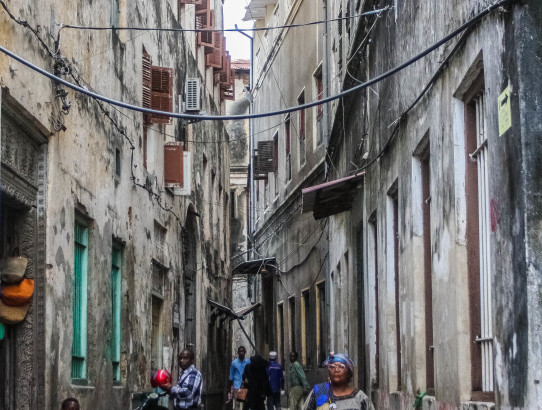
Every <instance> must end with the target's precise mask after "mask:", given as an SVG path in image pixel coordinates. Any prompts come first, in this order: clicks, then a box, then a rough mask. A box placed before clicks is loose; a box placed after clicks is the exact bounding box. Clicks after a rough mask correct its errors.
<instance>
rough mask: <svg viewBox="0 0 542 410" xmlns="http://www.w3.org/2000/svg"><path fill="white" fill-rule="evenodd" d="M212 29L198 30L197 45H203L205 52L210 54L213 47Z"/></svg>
mask: <svg viewBox="0 0 542 410" xmlns="http://www.w3.org/2000/svg"><path fill="white" fill-rule="evenodd" d="M213 34H214V32H213V31H200V32H198V46H202V47H205V54H210V53H212V52H213V51H214V49H215V43H214V36H213Z"/></svg>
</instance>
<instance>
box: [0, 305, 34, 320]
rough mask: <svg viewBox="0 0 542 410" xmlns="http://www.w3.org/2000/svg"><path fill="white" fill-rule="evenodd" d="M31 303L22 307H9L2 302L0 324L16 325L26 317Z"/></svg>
mask: <svg viewBox="0 0 542 410" xmlns="http://www.w3.org/2000/svg"><path fill="white" fill-rule="evenodd" d="M29 307H30V302H28V303H27V304H25V305H22V306H8V305H6V304H5V303H4V302H2V301H1V300H0V323H3V324H5V325H16V324H17V323H21V322H22V321H23V320H24V318H25V317H26V313H27V312H28V308H29Z"/></svg>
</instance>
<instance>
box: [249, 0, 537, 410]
mask: <svg viewBox="0 0 542 410" xmlns="http://www.w3.org/2000/svg"><path fill="white" fill-rule="evenodd" d="M306 3H307V2H293V3H292V4H290V3H289V2H280V1H279V2H278V6H275V7H273V8H272V10H271V8H270V9H269V12H268V13H267V16H266V18H265V19H264V20H259V21H257V22H256V26H257V27H266V26H272V25H277V24H288V23H290V22H292V23H295V22H297V21H303V22H306V21H314V20H315V18H316V17H321V16H322V13H323V11H318V12H317V11H316V10H317V8H315V7H314V5H311V7H312V8H311V9H310V10H309V9H308V8H307V4H306ZM325 5H326V6H327V13H328V14H327V18H328V19H337V18H341V17H346V16H352V15H354V14H358V13H361V12H364V11H370V10H373V9H375V8H380V7H385V5H381V4H380V3H378V2H372V1H360V2H350V1H342V0H336V1H328V2H326V3H325ZM392 5H393V8H391V9H388V10H387V11H385V12H383V13H381V14H380V15H379V16H376V15H372V16H371V17H366V18H356V19H352V20H351V21H350V23H349V25H347V23H346V21H344V20H342V21H341V22H340V23H339V22H337V21H335V22H331V23H330V24H328V30H329V38H328V40H327V44H328V48H327V51H328V56H329V59H328V70H327V71H328V77H327V79H325V80H324V81H325V84H324V87H326V85H327V86H328V87H329V93H330V94H332V95H333V94H336V93H337V92H339V91H341V90H342V89H347V88H350V87H353V86H356V85H358V84H360V83H362V82H364V81H367V80H370V79H372V78H375V77H376V76H377V75H380V74H382V73H384V72H386V71H387V70H390V69H392V68H394V67H396V66H398V65H399V64H401V63H404V62H406V61H408V60H409V59H410V58H412V57H413V56H415V55H416V54H418V53H419V52H421V51H423V50H424V49H425V48H427V47H429V46H430V45H432V44H433V43H435V42H436V41H438V40H440V39H441V38H443V37H444V36H446V35H447V34H449V33H450V32H452V31H453V30H455V29H456V28H457V27H459V26H461V25H462V24H463V23H464V22H466V21H467V20H468V19H470V18H472V17H473V16H474V15H476V14H478V13H480V12H481V11H483V10H485V9H486V8H487V6H488V3H487V2H483V1H477V2H455V3H454V4H451V3H450V2H443V1H440V2H432V3H430V4H429V3H427V2H417V1H415V2H399V1H395V2H393V4H392ZM290 6H291V8H290ZM291 10H295V12H294V11H291ZM540 12H541V11H540V6H538V5H535V4H534V2H514V4H513V5H508V6H506V7H505V8H504V9H500V10H497V11H492V12H491V13H489V15H487V16H485V17H483V18H482V19H481V20H480V21H479V22H478V23H476V24H475V25H474V26H473V27H472V29H471V30H470V31H469V32H468V33H467V34H466V35H465V37H464V38H462V41H461V42H459V41H458V37H456V38H455V39H453V40H451V41H450V42H448V43H447V44H446V45H444V46H442V47H440V48H439V49H438V50H436V51H434V52H433V53H431V54H428V55H427V56H425V57H424V58H423V59H422V60H420V61H419V62H416V63H414V64H412V65H410V66H408V67H406V68H405V69H403V70H402V71H400V72H398V73H396V74H394V75H393V76H391V77H389V78H387V79H384V80H382V81H379V82H378V83H376V84H373V85H371V86H370V87H368V88H366V89H365V90H363V91H358V92H356V93H352V94H351V96H349V97H346V98H343V99H340V100H337V101H335V102H333V103H330V104H329V105H328V107H329V118H328V119H329V124H330V130H329V131H330V135H329V147H328V149H327V154H328V156H329V157H328V159H329V163H328V164H326V165H327V172H328V175H327V176H326V178H325V179H327V180H335V179H339V178H342V177H345V176H348V175H351V174H353V173H355V172H359V171H360V170H364V171H365V173H366V174H365V179H364V183H363V188H362V189H360V190H359V191H357V192H355V193H353V195H354V201H353V205H352V209H351V210H350V211H348V212H344V213H342V214H338V215H335V216H331V217H330V218H328V220H327V221H326V222H323V221H321V222H315V221H313V220H312V219H311V218H310V217H309V215H300V214H299V205H300V202H299V196H298V195H299V188H300V187H305V186H311V185H315V184H317V183H319V182H322V181H324V180H325V179H324V166H323V165H322V166H321V167H319V166H318V165H316V164H322V162H321V161H322V160H323V158H324V152H322V150H319V149H318V148H317V149H316V150H312V152H311V150H310V149H309V150H307V152H308V155H307V163H308V164H311V165H312V166H307V165H304V166H301V167H299V163H300V161H299V157H300V155H299V149H298V148H299V147H298V146H296V144H294V143H292V155H293V158H294V159H295V160H294V161H293V164H295V166H298V167H299V168H298V171H297V172H294V173H293V176H292V181H290V182H288V181H285V180H284V179H283V175H285V174H284V171H283V170H284V164H285V161H286V158H285V156H284V154H283V153H284V145H281V144H282V141H283V139H282V135H283V133H284V127H283V126H281V125H280V124H279V122H281V121H282V120H281V119H275V118H273V117H271V118H267V119H263V120H259V121H257V122H256V130H255V131H256V133H258V132H259V131H261V134H263V135H259V134H256V135H258V138H261V139H262V140H270V139H272V138H273V135H275V132H276V131H278V132H279V134H278V135H279V159H278V164H279V167H278V168H279V169H278V181H277V178H275V175H274V174H269V179H268V181H269V182H268V184H269V185H268V188H267V191H266V190H265V188H264V183H263V182H260V183H259V184H260V186H259V192H260V197H258V198H257V199H255V201H254V202H253V204H252V206H254V207H255V208H256V210H257V212H258V218H259V219H258V221H257V225H256V229H255V236H256V244H257V248H256V249H257V251H258V252H259V257H276V259H277V264H278V269H276V270H275V271H274V272H273V274H274V275H275V276H274V278H273V286H272V287H270V286H266V281H267V284H268V282H269V278H267V279H266V278H261V279H259V281H260V283H261V284H262V287H261V289H262V296H261V298H262V300H263V301H265V299H266V296H265V293H266V292H270V291H271V289H272V290H273V292H274V294H273V298H272V299H273V300H274V302H275V304H277V303H282V304H283V311H284V317H285V318H286V319H285V329H286V330H285V334H286V335H287V337H286V340H288V341H291V340H292V330H291V323H292V322H293V323H294V326H293V333H294V334H295V336H296V346H295V347H296V348H297V349H298V350H301V349H300V348H299V341H300V337H301V335H302V334H303V333H304V332H305V330H304V328H303V325H302V321H303V320H302V319H303V318H302V317H301V311H302V306H303V304H304V303H305V302H304V300H305V299H304V298H303V291H304V290H307V289H308V290H309V301H310V303H313V301H314V299H313V296H312V295H313V293H312V289H313V286H314V284H315V283H317V282H318V281H319V280H320V279H325V280H326V296H327V303H328V304H327V308H328V310H327V312H326V314H327V317H328V326H329V329H328V334H327V340H328V346H327V348H328V350H334V351H343V352H346V353H348V354H349V355H350V356H351V357H353V358H354V360H355V362H357V364H358V366H359V367H360V369H361V370H360V371H359V372H358V373H357V375H356V379H355V383H357V384H358V385H359V386H360V387H362V388H363V389H365V390H366V391H367V393H368V394H370V396H371V397H372V399H373V401H374V403H375V404H376V406H377V408H403V409H406V408H409V407H411V406H412V403H414V400H415V398H416V395H419V394H421V393H423V392H427V393H429V397H427V398H426V399H424V401H423V408H436V407H438V408H458V407H461V408H479V409H482V408H491V407H492V406H497V407H499V408H534V407H536V406H537V405H538V403H539V402H540V389H539V387H538V386H539V380H540V378H539V373H538V370H536V369H538V367H540V366H538V367H537V366H535V365H531V363H538V362H539V361H540V358H541V354H540V346H539V343H538V337H537V335H538V334H539V333H540V329H539V328H540V323H539V322H540V321H539V319H538V318H539V317H540V308H541V306H540V297H539V294H540V281H539V280H538V279H537V278H538V277H539V276H540V275H539V272H538V271H539V269H538V268H537V266H538V262H537V260H538V255H539V254H540V252H538V251H537V250H538V249H539V247H540V246H539V245H540V235H539V231H540V229H539V212H538V211H537V209H538V208H539V204H538V197H539V195H538V192H539V191H540V190H539V189H538V188H539V186H538V185H539V183H538V182H537V181H538V180H539V179H540V178H538V168H539V167H538V166H536V165H535V164H536V163H537V161H538V162H539V157H540V150H539V149H538V148H537V147H536V144H534V143H533V141H534V140H535V139H536V138H537V137H538V136H539V134H540V124H539V121H537V120H533V119H534V118H537V117H539V116H540V104H539V100H540V96H539V94H540V90H539V87H533V86H532V84H536V79H537V78H538V77H539V76H540V64H539V62H540V52H539V49H540V45H539V42H540V41H539V39H540V24H537V23H536V22H537V21H539V19H540ZM281 13H282V14H281ZM294 14H295V17H294ZM316 14H317V15H316ZM520 21H521V24H520V23H519V22H520ZM316 34H317V33H316V29H315V28H314V27H310V28H299V29H295V30H294V29H290V30H288V31H286V32H280V33H279V34H272V31H271V30H270V31H269V34H267V36H266V37H262V36H260V37H256V39H257V40H256V41H255V50H256V54H257V55H256V58H255V60H256V63H255V64H256V71H255V78H256V79H257V82H256V85H257V90H256V100H255V101H256V107H255V109H256V112H259V113H260V112H261V113H263V112H266V111H271V110H274V109H278V108H281V107H284V106H293V105H295V104H296V103H297V100H296V99H297V96H298V95H299V92H300V90H301V89H303V88H305V90H309V84H310V81H312V80H313V71H314V69H315V68H316V66H317V64H318V63H319V61H320V59H321V57H319V56H321V55H322V54H323V53H321V50H322V47H323V46H324V44H325V43H322V42H320V41H319V40H317V39H319V38H320V36H317V35H316ZM258 50H259V51H258ZM452 53H453V55H452V56H451V57H450V59H449V61H447V63H446V65H444V66H442V67H440V65H441V63H442V62H443V61H445V59H446V58H447V57H448V56H449V55H451V54H452ZM311 64H312V65H313V66H314V68H313V69H312V70H310V69H309V67H310V66H311ZM479 75H483V79H484V82H483V90H484V100H485V103H486V105H485V108H484V110H483V116H484V119H485V122H486V132H487V134H486V135H487V141H488V142H487V147H488V148H487V158H488V204H487V208H486V209H487V212H488V226H489V228H488V229H489V233H488V237H489V242H488V243H489V252H488V256H489V257H488V261H489V270H490V272H491V275H490V280H491V284H490V287H489V289H490V290H491V291H490V292H488V297H489V298H490V302H489V304H488V306H489V310H488V312H489V313H488V315H489V317H490V318H491V320H492V322H493V335H492V336H493V341H492V342H491V343H492V348H491V349H490V350H492V352H490V355H489V358H490V359H491V360H493V361H494V365H493V369H492V370H490V374H491V375H493V376H494V377H495V385H494V387H493V389H487V388H486V390H493V391H486V392H485V393H484V392H479V391H478V390H481V389H480V388H479V387H478V386H475V383H476V373H478V372H479V371H480V368H479V367H476V366H474V365H472V362H473V361H474V360H475V356H472V357H471V352H473V354H474V355H475V353H476V347H474V348H473V347H472V346H477V345H478V344H477V343H476V342H475V340H474V339H475V338H476V337H477V336H479V334H473V333H472V332H473V330H472V328H473V327H474V323H475V322H476V320H477V319H476V316H477V310H476V307H474V305H473V306H470V304H471V303H474V299H475V296H476V293H477V292H478V291H477V290H476V286H478V285H477V284H476V281H475V280H474V281H473V279H472V273H469V272H471V271H472V270H470V269H471V265H472V264H473V263H474V264H478V263H479V262H478V260H477V259H475V261H474V262H472V261H471V260H470V259H469V258H470V257H471V255H472V253H471V252H472V248H473V246H472V244H473V243H477V236H472V235H473V234H472V232H473V231H472V226H469V223H468V221H470V218H471V217H472V215H471V214H472V212H473V208H471V205H469V204H470V202H469V201H471V194H472V191H470V189H471V188H470V187H471V185H470V184H471V181H470V180H468V175H469V173H468V167H469V166H470V163H471V162H472V160H471V159H470V157H468V156H467V155H466V154H471V153H472V152H473V151H474V149H472V150H470V148H469V149H467V148H466V147H465V134H466V132H467V131H468V130H467V128H468V127H469V124H467V125H466V115H467V114H466V112H467V111H466V107H467V105H468V102H469V100H470V97H469V96H468V95H469V91H470V90H473V89H474V87H475V80H476V78H477V77H478V76H479ZM432 78H434V81H433V83H432V85H431V87H430V88H429V90H428V92H427V93H425V94H424V95H422V96H421V97H422V98H421V99H419V100H416V99H417V97H418V96H420V94H421V93H422V90H423V89H424V87H425V85H426V84H428V83H429V81H430V80H431V79H432ZM283 84H284V86H282V85H283ZM508 85H510V88H511V90H512V92H511V113H512V114H511V122H512V127H511V128H510V129H509V130H508V131H506V133H504V134H503V135H499V130H498V121H499V117H498V110H497V107H498V98H499V96H500V94H501V93H502V92H503V91H504V90H505V88H506V87H507V86H508ZM307 95H308V94H306V98H305V100H306V101H310V100H311V99H312V98H309V97H307ZM311 97H313V95H312V94H311ZM413 102H416V104H415V105H414V106H413V107H412V109H410V110H409V112H408V113H405V114H403V113H404V111H405V110H406V109H407V108H408V107H409V106H410V105H411V104H412V103H413ZM306 114H307V120H308V121H309V123H310V121H311V119H310V118H311V115H312V114H311V113H310V112H307V113H306ZM298 115H299V114H297V113H295V114H292V115H291V118H292V123H293V122H294V120H295V119H296V118H298ZM294 132H295V131H294ZM292 135H293V136H294V137H293V138H292V141H295V134H292ZM307 138H309V139H311V141H314V139H315V136H314V133H313V131H311V129H310V127H308V137H307ZM307 146H310V144H307ZM426 148H428V149H429V172H428V175H429V176H430V183H429V186H430V189H429V197H428V198H422V187H421V178H422V171H421V158H422V154H423V153H424V150H425V149H426ZM467 150H469V152H467ZM295 166H294V168H293V169H295ZM310 169H313V170H314V171H313V172H311V171H309V170H310ZM424 178H425V177H424ZM275 181H277V183H278V184H279V189H278V195H277V196H276V197H275V196H274V192H275V187H274V184H275V183H276V182H275ZM266 192H267V194H266ZM264 195H267V198H264V197H263V196H264ZM424 204H429V209H430V211H429V218H430V231H429V235H430V237H429V244H430V252H429V254H428V255H424V253H425V250H424V235H426V234H424V231H423V230H424V223H425V222H424V221H423V215H422V211H421V209H422V207H423V206H424ZM395 209H397V221H395V214H394V212H395ZM395 224H396V228H395V227H394V225H395ZM321 232H323V238H324V239H323V240H322V241H321V242H319V243H318V241H317V239H319V234H320V233H321ZM476 235H477V234H476ZM305 238H311V239H308V240H307V241H305ZM396 238H398V243H397V249H395V239H396ZM426 239H427V238H426ZM395 257H397V259H395ZM424 260H428V261H429V262H428V263H429V265H428V266H429V267H430V278H431V280H432V282H431V285H430V286H429V289H430V290H431V292H432V298H431V300H430V306H431V308H432V316H433V326H432V328H431V329H430V331H432V334H433V345H432V346H431V349H432V350H431V351H432V353H431V355H432V356H433V358H434V386H430V384H431V381H430V379H428V374H427V373H426V367H427V366H426V365H427V360H428V357H430V354H429V353H428V348H427V346H426V334H427V332H426V326H428V325H427V319H428V317H426V315H429V313H428V309H427V307H428V306H429V305H428V306H426V303H425V301H424V298H425V295H426V293H425V292H426V279H425V277H424V266H425V265H424V263H425V262H424ZM321 261H324V272H325V273H326V274H325V275H322V276H320V275H321V274H322V272H320V270H319V266H320V262H321ZM396 269H397V271H396ZM396 277H397V278H398V284H397V285H398V286H397V288H396ZM375 289H378V292H377V293H376V292H375ZM473 295H474V296H473ZM315 296H316V295H315ZM315 296H314V297H315ZM292 297H293V299H292V300H293V301H294V305H295V316H294V317H293V318H292V317H291V315H290V313H289V312H290V304H289V302H288V299H289V298H292ZM377 301H378V302H377ZM428 303H429V302H428ZM312 306H313V307H312V308H311V309H315V305H314V304H312ZM264 308H266V309H269V311H270V312H272V314H271V318H269V317H268V316H267V314H266V313H265V311H262V312H261V313H260V316H259V319H258V320H259V321H260V324H259V326H260V327H261V329H260V330H259V333H257V334H258V335H259V337H260V338H261V339H262V340H261V342H260V346H261V347H260V348H261V349H262V350H263V351H265V350H266V349H268V348H269V349H270V348H272V347H275V346H277V345H279V344H280V340H277V339H280V334H281V332H280V330H279V329H278V327H277V323H279V322H280V320H279V319H278V317H277V316H278V314H279V313H278V312H279V308H278V307H277V306H267V307H266V306H264ZM471 310H472V311H473V312H474V313H472V312H471ZM311 315H312V316H311V320H312V322H311V327H310V332H308V333H306V334H307V336H308V338H309V339H310V340H311V341H310V343H309V344H310V346H309V347H306V349H307V353H308V355H309V356H310V357H311V360H313V362H312V364H313V365H312V366H310V372H309V373H310V375H311V381H314V382H316V381H321V380H324V379H325V372H323V371H322V372H318V371H315V367H314V363H315V362H314V360H315V358H316V355H315V352H316V349H315V347H316V346H317V334H316V332H315V331H314V332H313V330H314V329H316V328H317V324H316V320H315V317H316V316H317V315H316V311H315V310H311ZM269 321H272V322H273V323H272V326H275V328H276V329H277V330H276V332H275V334H276V335H278V337H273V335H269V332H267V333H266V329H268V328H269V327H268V326H270V325H269V323H268V322H269ZM289 343H291V342H289ZM289 347H290V348H291V347H292V346H289ZM311 349H312V350H311ZM398 351H400V355H398ZM377 352H378V355H377ZM300 353H302V352H300ZM528 363H529V364H528ZM307 370H308V367H307Z"/></svg>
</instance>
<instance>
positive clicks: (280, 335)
mask: <svg viewBox="0 0 542 410" xmlns="http://www.w3.org/2000/svg"><path fill="white" fill-rule="evenodd" d="M277 339H278V340H277V343H278V354H279V359H280V362H281V364H282V366H283V367H284V357H285V356H284V304H283V303H282V302H280V303H279V304H278V305H277Z"/></svg>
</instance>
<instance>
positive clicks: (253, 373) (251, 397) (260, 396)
mask: <svg viewBox="0 0 542 410" xmlns="http://www.w3.org/2000/svg"><path fill="white" fill-rule="evenodd" d="M267 366H269V362H268V361H267V360H265V359H264V358H263V357H262V356H260V355H259V354H255V355H254V356H252V357H251V358H250V363H249V364H248V365H247V366H246V367H245V372H244V373H243V383H244V386H245V387H246V388H247V389H248V393H247V401H246V403H245V406H244V407H243V409H244V410H265V398H266V397H267V396H270V395H271V386H270V384H269V378H268V377H267V372H266V369H267Z"/></svg>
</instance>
